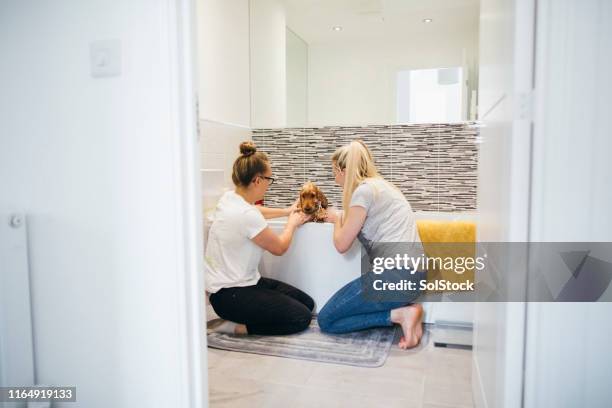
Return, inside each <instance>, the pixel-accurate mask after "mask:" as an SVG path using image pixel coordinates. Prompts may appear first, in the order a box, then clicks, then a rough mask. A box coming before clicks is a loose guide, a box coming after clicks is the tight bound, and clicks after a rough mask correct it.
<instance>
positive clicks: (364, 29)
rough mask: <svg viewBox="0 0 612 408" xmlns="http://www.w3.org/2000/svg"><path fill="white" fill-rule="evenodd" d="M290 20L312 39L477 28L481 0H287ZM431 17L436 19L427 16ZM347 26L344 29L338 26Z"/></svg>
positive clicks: (367, 37)
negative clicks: (424, 20) (335, 29)
mask: <svg viewBox="0 0 612 408" xmlns="http://www.w3.org/2000/svg"><path fill="white" fill-rule="evenodd" d="M282 2H283V3H284V5H285V9H286V19H287V20H286V21H287V26H288V27H289V28H290V29H291V30H292V31H293V32H295V33H296V34H297V35H299V36H300V37H302V39H304V41H306V42H307V43H309V44H311V45H314V44H325V43H337V42H347V41H361V40H378V39H389V38H393V37H396V38H400V39H401V38H402V37H403V36H405V35H428V34H435V33H436V32H440V31H443V32H449V31H458V30H475V29H476V28H477V27H478V18H479V17H478V15H479V0H282ZM426 18H431V19H432V20H433V21H432V22H431V23H428V24H427V23H424V22H423V19H426ZM335 26H341V27H342V31H334V30H333V27H335Z"/></svg>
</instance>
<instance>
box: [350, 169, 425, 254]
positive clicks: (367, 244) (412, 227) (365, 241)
mask: <svg viewBox="0 0 612 408" xmlns="http://www.w3.org/2000/svg"><path fill="white" fill-rule="evenodd" d="M354 206H359V207H363V208H365V210H366V211H367V215H366V219H365V221H364V223H363V227H362V228H361V231H360V232H359V235H358V238H359V241H360V242H361V244H362V245H363V246H364V248H365V250H366V251H367V252H368V255H369V257H370V258H373V257H375V256H382V254H376V253H372V252H373V251H374V248H373V243H377V242H402V243H413V245H411V248H412V250H411V252H413V253H414V256H419V255H421V254H422V253H423V249H422V246H421V239H420V237H419V232H418V229H417V225H416V218H415V215H414V212H413V211H412V207H410V203H409V202H408V201H407V200H406V197H404V195H403V194H402V193H401V192H400V191H399V190H398V189H396V188H395V187H393V186H392V185H391V184H389V183H388V182H386V181H385V180H383V179H381V178H369V179H366V180H364V181H363V182H361V184H359V186H357V188H356V189H355V191H354V192H353V196H352V198H351V203H350V207H354ZM374 252H376V251H374Z"/></svg>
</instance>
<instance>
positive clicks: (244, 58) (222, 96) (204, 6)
mask: <svg viewBox="0 0 612 408" xmlns="http://www.w3.org/2000/svg"><path fill="white" fill-rule="evenodd" d="M196 5H197V12H198V13H197V15H198V21H197V26H198V29H197V37H198V38H197V41H198V81H199V101H200V118H202V119H210V120H216V121H221V122H227V123H233V124H237V125H242V126H250V124H251V101H250V98H251V94H250V90H249V88H250V73H249V70H250V59H249V58H250V57H249V47H250V46H249V38H250V37H249V0H231V1H228V0H196Z"/></svg>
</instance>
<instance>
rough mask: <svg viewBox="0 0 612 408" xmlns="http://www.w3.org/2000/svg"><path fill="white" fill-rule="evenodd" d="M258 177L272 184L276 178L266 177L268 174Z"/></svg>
mask: <svg viewBox="0 0 612 408" xmlns="http://www.w3.org/2000/svg"><path fill="white" fill-rule="evenodd" d="M259 177H261V178H264V179H266V180H268V181H269V182H270V184H274V181H275V180H276V179H275V178H274V177H268V176H259Z"/></svg>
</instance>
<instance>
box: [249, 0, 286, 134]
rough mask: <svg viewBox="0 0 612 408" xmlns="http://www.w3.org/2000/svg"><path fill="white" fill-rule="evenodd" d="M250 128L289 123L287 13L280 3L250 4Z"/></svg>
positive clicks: (272, 0) (254, 0)
mask: <svg viewBox="0 0 612 408" xmlns="http://www.w3.org/2000/svg"><path fill="white" fill-rule="evenodd" d="M250 3H251V22H250V27H251V78H252V80H251V127H253V128H261V127H284V126H286V123H287V108H286V104H287V102H286V99H287V80H286V77H287V73H286V68H285V64H286V38H285V30H286V24H285V9H284V6H283V4H282V2H281V1H280V0H251V2H250Z"/></svg>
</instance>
